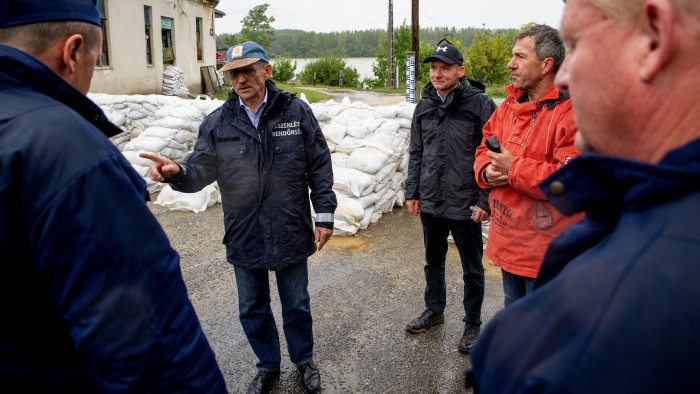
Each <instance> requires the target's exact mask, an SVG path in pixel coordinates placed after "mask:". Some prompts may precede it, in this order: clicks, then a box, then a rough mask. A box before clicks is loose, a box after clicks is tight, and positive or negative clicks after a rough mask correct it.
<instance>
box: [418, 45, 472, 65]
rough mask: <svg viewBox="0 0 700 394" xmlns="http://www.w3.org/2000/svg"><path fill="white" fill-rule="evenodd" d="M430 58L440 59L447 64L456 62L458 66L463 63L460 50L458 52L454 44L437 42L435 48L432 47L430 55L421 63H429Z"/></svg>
mask: <svg viewBox="0 0 700 394" xmlns="http://www.w3.org/2000/svg"><path fill="white" fill-rule="evenodd" d="M432 60H440V61H443V62H445V63H447V64H455V63H457V64H459V65H460V66H461V65H462V63H464V57H462V52H460V51H459V49H457V47H456V46H454V45H452V44H448V43H440V44H438V46H437V48H435V49H433V53H432V54H431V55H430V57H429V58H427V59H425V60H423V63H430V62H431V61H432Z"/></svg>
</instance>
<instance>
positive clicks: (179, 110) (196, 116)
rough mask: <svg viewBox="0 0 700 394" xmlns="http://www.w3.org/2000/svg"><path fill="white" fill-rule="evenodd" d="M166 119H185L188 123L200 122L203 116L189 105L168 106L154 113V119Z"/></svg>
mask: <svg viewBox="0 0 700 394" xmlns="http://www.w3.org/2000/svg"><path fill="white" fill-rule="evenodd" d="M167 117H173V118H180V119H185V120H187V121H190V122H194V121H201V120H202V118H203V116H202V113H201V112H200V111H199V110H198V109H197V108H196V107H193V106H190V105H180V106H174V105H168V106H165V107H163V108H161V109H159V110H158V112H156V115H155V118H156V119H164V118H167Z"/></svg>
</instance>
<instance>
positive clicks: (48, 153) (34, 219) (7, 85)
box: [0, 0, 226, 393]
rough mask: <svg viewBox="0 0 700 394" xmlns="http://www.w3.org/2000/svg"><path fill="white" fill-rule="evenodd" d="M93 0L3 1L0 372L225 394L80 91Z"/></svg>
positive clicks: (3, 376)
mask: <svg viewBox="0 0 700 394" xmlns="http://www.w3.org/2000/svg"><path fill="white" fill-rule="evenodd" d="M101 40H102V37H101V29H100V16H99V13H98V11H97V9H96V8H95V5H94V0H93V1H90V0H5V1H3V2H2V3H0V102H1V103H2V105H1V106H0V256H1V257H0V262H1V264H2V269H3V274H2V275H1V276H0V381H2V386H3V389H5V390H7V391H12V392H14V391H17V392H66V393H82V392H182V393H192V392H206V393H212V392H217V393H219V392H221V393H223V392H226V386H225V382H224V380H223V377H222V375H221V372H220V371H219V369H218V366H217V364H216V359H215V357H214V353H213V352H212V350H211V348H210V347H209V344H208V342H207V340H206V337H205V336H204V333H203V332H202V329H201V327H200V325H199V322H198V320H197V316H196V314H195V312H194V309H193V308H192V305H191V303H190V301H189V299H188V298H187V291H186V288H185V284H184V282H183V280H182V276H181V274H180V267H179V258H178V255H177V253H176V252H175V251H174V250H173V249H172V248H171V247H170V244H169V242H168V239H167V238H166V236H165V233H164V232H163V230H162V229H161V227H160V225H159V224H158V222H157V220H156V219H155V217H154V216H153V215H152V214H151V212H150V210H149V209H148V208H147V206H146V204H145V201H146V199H147V198H148V192H147V190H146V184H145V182H144V181H143V179H141V177H140V176H139V175H138V174H137V173H136V172H135V171H134V170H133V169H132V168H131V165H130V164H129V163H128V162H127V161H126V160H125V159H124V157H123V156H122V155H121V153H120V152H119V151H118V150H117V149H116V148H115V147H114V145H113V144H112V143H111V142H110V141H109V139H108V137H110V136H112V135H115V134H117V133H119V132H121V130H120V129H119V128H117V127H116V126H114V125H113V124H111V123H109V121H108V120H107V118H106V117H105V115H104V113H103V112H102V111H101V110H100V109H99V108H98V107H97V106H96V105H95V104H93V103H92V102H91V101H90V100H89V99H88V98H87V97H85V93H87V91H88V89H89V87H90V81H91V79H92V73H93V70H94V66H95V61H96V58H97V56H98V54H99V52H100V45H101Z"/></svg>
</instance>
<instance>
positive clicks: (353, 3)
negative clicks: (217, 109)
mask: <svg viewBox="0 0 700 394" xmlns="http://www.w3.org/2000/svg"><path fill="white" fill-rule="evenodd" d="M263 3H268V4H270V7H269V8H268V9H267V13H266V15H267V16H273V17H275V22H274V23H273V24H272V26H273V27H274V28H275V29H299V30H305V31H315V32H332V31H344V30H368V29H386V27H387V24H388V20H389V13H388V10H389V1H388V0H345V1H339V0H220V1H219V5H218V6H216V9H217V10H220V11H223V12H225V13H226V16H225V17H224V18H221V19H216V32H217V33H218V34H221V33H238V32H239V31H241V19H243V18H244V17H245V16H246V15H248V11H249V10H250V9H252V8H253V7H255V6H256V5H259V4H263ZM411 3H412V2H411V0H394V26H399V25H401V23H402V22H403V21H404V20H406V23H407V24H408V25H410V24H411ZM563 8H564V2H563V1H562V0H432V1H426V0H423V1H420V2H419V16H418V18H419V19H418V22H419V23H420V25H421V27H457V28H460V27H482V26H483V25H485V26H486V27H487V28H492V29H494V28H519V27H520V26H522V25H524V24H526V23H529V22H536V23H544V24H547V25H550V26H552V27H555V28H558V27H559V19H560V18H561V14H562V10H563Z"/></svg>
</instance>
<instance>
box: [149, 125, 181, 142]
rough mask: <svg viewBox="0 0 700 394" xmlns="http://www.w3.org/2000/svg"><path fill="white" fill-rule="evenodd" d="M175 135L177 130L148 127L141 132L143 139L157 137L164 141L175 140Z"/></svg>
mask: <svg viewBox="0 0 700 394" xmlns="http://www.w3.org/2000/svg"><path fill="white" fill-rule="evenodd" d="M175 134H177V130H175V129H170V128H166V127H153V126H151V127H149V128H147V129H146V130H145V131H144V132H143V134H142V135H143V136H144V137H158V138H165V139H172V138H175Z"/></svg>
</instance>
